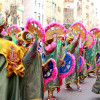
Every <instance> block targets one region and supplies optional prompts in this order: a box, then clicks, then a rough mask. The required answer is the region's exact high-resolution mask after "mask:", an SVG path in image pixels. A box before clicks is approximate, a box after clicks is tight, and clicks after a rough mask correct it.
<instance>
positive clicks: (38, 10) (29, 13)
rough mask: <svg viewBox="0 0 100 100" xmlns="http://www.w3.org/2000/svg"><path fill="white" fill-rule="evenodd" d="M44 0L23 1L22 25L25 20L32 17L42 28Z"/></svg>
mask: <svg viewBox="0 0 100 100" xmlns="http://www.w3.org/2000/svg"><path fill="white" fill-rule="evenodd" d="M44 9H45V0H24V23H25V21H26V20H27V18H29V17H32V18H34V19H35V20H38V21H40V22H41V24H42V26H44V18H45V15H44V14H45V11H44Z"/></svg>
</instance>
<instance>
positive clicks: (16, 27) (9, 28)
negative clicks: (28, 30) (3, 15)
mask: <svg viewBox="0 0 100 100" xmlns="http://www.w3.org/2000/svg"><path fill="white" fill-rule="evenodd" d="M13 27H15V29H17V30H18V31H19V32H21V29H20V28H19V27H18V26H17V25H12V26H10V27H8V28H7V34H8V35H9V30H11V28H13Z"/></svg>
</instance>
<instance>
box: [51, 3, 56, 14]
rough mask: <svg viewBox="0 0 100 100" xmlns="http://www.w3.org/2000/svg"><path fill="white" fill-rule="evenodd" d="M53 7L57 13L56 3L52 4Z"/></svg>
mask: <svg viewBox="0 0 100 100" xmlns="http://www.w3.org/2000/svg"><path fill="white" fill-rule="evenodd" d="M52 8H53V12H54V13H55V12H56V4H54V3H53V4H52Z"/></svg>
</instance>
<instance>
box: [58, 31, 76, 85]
mask: <svg viewBox="0 0 100 100" xmlns="http://www.w3.org/2000/svg"><path fill="white" fill-rule="evenodd" d="M60 38H61V43H62V45H61V50H60V59H61V60H60V62H62V63H61V64H60V85H62V84H63V81H62V80H63V79H64V78H67V79H68V77H69V76H70V75H71V74H72V73H73V71H74V69H75V57H74V55H72V54H71V53H70V52H67V51H68V50H67V47H68V46H67V43H69V41H72V40H73V39H74V37H73V34H72V33H69V34H68V35H67V34H66V35H64V36H63V37H60ZM66 38H67V40H66Z"/></svg>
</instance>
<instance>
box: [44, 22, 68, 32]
mask: <svg viewBox="0 0 100 100" xmlns="http://www.w3.org/2000/svg"><path fill="white" fill-rule="evenodd" d="M55 25H57V26H60V28H62V29H63V32H64V33H65V34H66V32H67V30H66V29H65V27H64V26H63V25H61V24H59V23H57V22H54V23H51V24H50V25H48V26H47V27H46V28H45V32H46V31H47V30H48V29H49V28H50V27H53V26H55Z"/></svg>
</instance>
